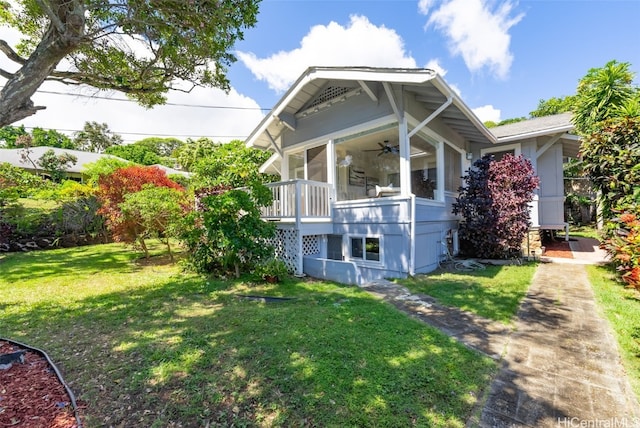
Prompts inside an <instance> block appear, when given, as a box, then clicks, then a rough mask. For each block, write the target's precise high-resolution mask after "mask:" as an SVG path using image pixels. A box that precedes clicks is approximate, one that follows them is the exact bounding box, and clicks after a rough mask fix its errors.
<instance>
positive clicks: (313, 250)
mask: <svg viewBox="0 0 640 428" xmlns="http://www.w3.org/2000/svg"><path fill="white" fill-rule="evenodd" d="M320 238H321V236H320V235H306V236H303V237H302V254H304V255H305V256H311V255H315V254H320Z"/></svg>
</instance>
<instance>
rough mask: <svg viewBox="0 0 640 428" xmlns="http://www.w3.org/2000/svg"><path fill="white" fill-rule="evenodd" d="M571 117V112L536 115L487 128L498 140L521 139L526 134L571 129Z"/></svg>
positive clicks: (549, 132) (533, 134)
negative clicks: (531, 117)
mask: <svg viewBox="0 0 640 428" xmlns="http://www.w3.org/2000/svg"><path fill="white" fill-rule="evenodd" d="M571 117H572V115H571V113H560V114H554V115H552V116H543V117H536V118H533V119H528V120H523V121H522V122H515V123H510V124H508V125H502V126H496V127H494V128H489V131H491V133H492V134H493V135H495V136H496V138H498V141H504V140H506V139H509V138H518V139H522V138H526V137H527V136H530V135H531V136H535V135H537V134H551V133H556V132H569V131H572V130H573V123H572V122H571Z"/></svg>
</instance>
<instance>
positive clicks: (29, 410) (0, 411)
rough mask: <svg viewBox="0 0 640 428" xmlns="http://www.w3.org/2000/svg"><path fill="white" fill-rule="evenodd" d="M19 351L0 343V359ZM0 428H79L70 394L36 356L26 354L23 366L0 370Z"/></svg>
mask: <svg viewBox="0 0 640 428" xmlns="http://www.w3.org/2000/svg"><path fill="white" fill-rule="evenodd" d="M21 350H23V349H22V348H20V347H19V346H16V345H14V344H12V343H9V342H5V341H0V355H2V354H8V353H12V352H16V351H21ZM0 427H29V428H45V427H47V428H77V427H78V423H77V421H76V418H75V415H74V411H73V405H72V404H71V398H70V397H69V394H67V391H66V389H65V388H64V385H63V384H62V383H61V382H60V380H59V379H58V377H57V376H56V374H55V371H54V370H53V368H52V367H51V366H50V365H49V363H48V362H47V360H46V358H44V357H43V356H42V355H40V354H39V353H37V352H33V351H29V350H27V351H26V353H25V354H24V363H20V362H14V363H12V364H11V367H9V368H6V369H4V370H0Z"/></svg>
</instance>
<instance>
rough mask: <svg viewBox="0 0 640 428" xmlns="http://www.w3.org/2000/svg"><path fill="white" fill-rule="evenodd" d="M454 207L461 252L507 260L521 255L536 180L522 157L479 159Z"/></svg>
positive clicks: (489, 156)
mask: <svg viewBox="0 0 640 428" xmlns="http://www.w3.org/2000/svg"><path fill="white" fill-rule="evenodd" d="M464 180H465V182H466V185H465V186H463V187H461V188H460V189H459V190H460V194H459V196H458V197H457V198H456V201H455V203H454V204H453V213H454V214H460V215H462V217H463V219H464V221H463V222H462V223H461V224H460V231H459V236H460V249H461V251H462V252H463V253H464V254H466V255H469V256H474V257H485V258H509V257H514V256H518V255H519V254H520V247H521V244H522V241H523V239H524V237H525V235H526V233H527V231H528V229H529V203H530V202H531V201H532V200H533V191H534V189H536V188H537V187H538V183H539V179H538V177H536V176H535V175H534V172H533V166H532V165H531V163H530V162H529V161H528V160H526V159H525V158H523V157H522V156H518V157H514V156H512V155H510V154H507V155H505V156H504V157H503V158H502V159H501V160H499V161H495V160H493V156H491V155H487V156H484V157H483V158H482V159H478V160H477V161H476V162H475V163H474V164H473V167H472V168H470V169H469V170H468V171H467V173H466V175H465V176H464Z"/></svg>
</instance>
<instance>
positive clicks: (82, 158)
mask: <svg viewBox="0 0 640 428" xmlns="http://www.w3.org/2000/svg"><path fill="white" fill-rule="evenodd" d="M22 150H23V149H0V162H9V163H10V164H11V165H13V166H17V167H19V168H24V169H33V165H31V163H30V162H29V161H28V160H27V161H23V160H22V156H21V155H20V152H21V151H22ZM30 150H31V153H30V155H29V157H30V158H31V159H32V160H33V161H34V162H36V161H37V160H38V159H40V157H41V156H42V155H43V154H44V153H45V152H46V151H48V150H53V151H54V152H55V154H56V155H57V156H58V155H61V154H63V153H69V154H70V155H73V156H75V157H76V158H78V162H76V164H75V165H72V166H70V167H69V168H68V169H66V171H67V172H71V173H76V174H80V173H82V171H83V170H84V168H85V165H86V164H88V163H92V162H96V161H97V160H99V159H101V158H103V157H109V158H114V159H119V160H121V161H123V162H128V161H127V160H125V159H122V158H119V157H117V156H113V155H107V154H102V153H93V152H83V151H80V150H70V149H59V148H57V147H47V146H38V147H32V148H31V149H30Z"/></svg>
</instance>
